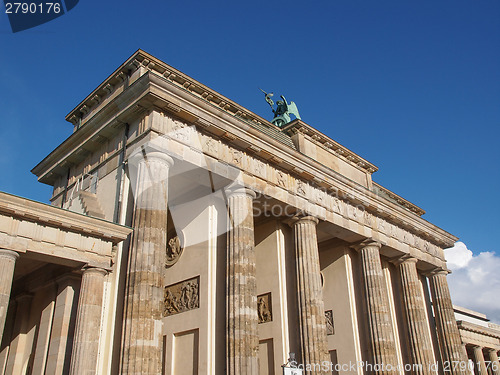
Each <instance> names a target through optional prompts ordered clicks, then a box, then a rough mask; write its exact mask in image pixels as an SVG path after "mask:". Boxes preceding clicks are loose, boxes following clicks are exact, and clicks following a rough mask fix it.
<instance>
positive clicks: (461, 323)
mask: <svg viewBox="0 0 500 375" xmlns="http://www.w3.org/2000/svg"><path fill="white" fill-rule="evenodd" d="M457 324H458V328H459V329H460V328H461V329H463V330H465V331H470V332H474V333H479V334H481V335H485V336H491V337H495V338H498V339H500V331H497V330H495V329H492V328H489V327H483V326H480V325H478V324H474V323H471V322H467V321H465V320H458V321H457Z"/></svg>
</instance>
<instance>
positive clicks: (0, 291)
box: [0, 249, 19, 342]
mask: <svg viewBox="0 0 500 375" xmlns="http://www.w3.org/2000/svg"><path fill="white" fill-rule="evenodd" d="M17 258H19V254H18V253H16V252H15V251H11V250H5V249H0V342H2V337H3V329H4V327H5V318H6V317H7V310H8V309H9V300H10V290H11V289H12V278H13V277H14V267H15V265H16V260H17Z"/></svg>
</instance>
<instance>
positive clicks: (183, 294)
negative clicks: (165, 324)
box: [163, 276, 200, 316]
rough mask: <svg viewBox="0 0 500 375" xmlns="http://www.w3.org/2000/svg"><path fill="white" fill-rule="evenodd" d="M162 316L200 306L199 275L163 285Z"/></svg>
mask: <svg viewBox="0 0 500 375" xmlns="http://www.w3.org/2000/svg"><path fill="white" fill-rule="evenodd" d="M163 305H164V307H163V316H170V315H175V314H179V313H182V312H184V311H188V310H193V309H197V308H199V307H200V276H196V277H193V278H192V279H188V280H184V281H181V282H179V283H176V284H172V285H168V286H166V287H165V291H164V294H163Z"/></svg>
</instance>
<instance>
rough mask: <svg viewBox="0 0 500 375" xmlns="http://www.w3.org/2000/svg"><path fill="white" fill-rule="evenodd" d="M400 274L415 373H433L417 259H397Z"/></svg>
mask: <svg viewBox="0 0 500 375" xmlns="http://www.w3.org/2000/svg"><path fill="white" fill-rule="evenodd" d="M395 263H396V265H397V267H398V270H399V275H400V280H401V290H402V292H403V306H402V308H403V313H404V316H405V318H406V325H407V327H408V336H409V337H408V338H409V344H410V357H411V360H412V363H413V364H415V365H422V366H419V367H416V371H414V373H415V374H424V375H427V374H433V373H436V371H435V370H432V368H433V367H431V364H432V363H433V361H434V356H433V351H432V344H431V337H430V334H429V328H428V323H427V314H426V308H425V299H424V296H423V294H422V288H421V286H420V280H419V278H418V273H417V259H416V258H413V257H407V256H405V257H402V258H400V259H398V260H397V261H395Z"/></svg>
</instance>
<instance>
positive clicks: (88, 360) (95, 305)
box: [69, 267, 108, 375]
mask: <svg viewBox="0 0 500 375" xmlns="http://www.w3.org/2000/svg"><path fill="white" fill-rule="evenodd" d="M107 273H108V272H107V271H106V270H104V269H102V268H93V267H88V268H85V269H84V270H83V275H82V284H81V286H80V296H79V298H78V310H77V315H76V325H75V336H74V338H73V352H72V353H71V366H70V372H69V373H70V374H71V375H77V374H85V375H92V374H95V373H96V372H97V353H98V350H99V334H100V332H101V313H102V300H103V293H104V278H105V276H106V274H107Z"/></svg>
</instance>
